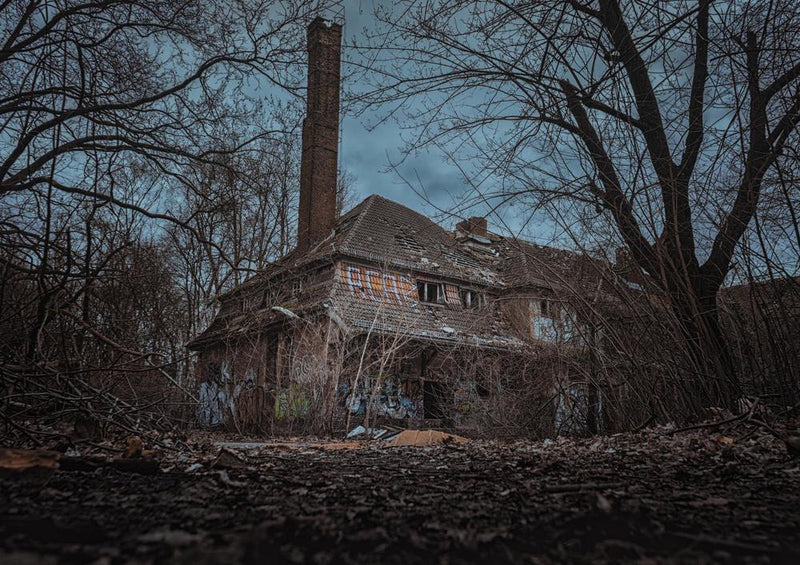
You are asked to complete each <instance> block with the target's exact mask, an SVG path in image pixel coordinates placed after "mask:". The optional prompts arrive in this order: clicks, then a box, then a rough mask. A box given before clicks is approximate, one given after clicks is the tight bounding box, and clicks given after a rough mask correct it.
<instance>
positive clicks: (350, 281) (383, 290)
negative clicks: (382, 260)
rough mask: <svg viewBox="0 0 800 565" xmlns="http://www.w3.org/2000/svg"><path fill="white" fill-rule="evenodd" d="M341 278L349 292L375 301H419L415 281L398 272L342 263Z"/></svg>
mask: <svg viewBox="0 0 800 565" xmlns="http://www.w3.org/2000/svg"><path fill="white" fill-rule="evenodd" d="M340 276H341V279H342V280H343V281H344V282H345V283H346V284H347V286H348V288H349V289H350V292H351V293H352V294H353V295H355V296H358V297H359V298H366V299H369V300H373V301H375V302H395V303H397V304H401V305H406V306H413V305H416V304H417V303H418V302H419V297H418V295H417V285H416V283H415V282H414V281H413V280H412V279H410V278H409V277H406V276H404V275H401V274H400V273H394V272H391V271H387V272H382V271H379V270H377V269H373V268H371V267H364V266H362V265H354V264H352V263H342V264H341V271H340Z"/></svg>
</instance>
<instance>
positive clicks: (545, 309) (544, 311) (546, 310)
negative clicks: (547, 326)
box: [541, 300, 550, 316]
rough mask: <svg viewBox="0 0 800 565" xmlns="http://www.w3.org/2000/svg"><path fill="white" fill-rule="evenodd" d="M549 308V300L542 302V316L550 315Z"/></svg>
mask: <svg viewBox="0 0 800 565" xmlns="http://www.w3.org/2000/svg"><path fill="white" fill-rule="evenodd" d="M548 306H549V305H548V303H547V300H542V302H541V309H542V316H547V315H549V313H550V312H549V308H548Z"/></svg>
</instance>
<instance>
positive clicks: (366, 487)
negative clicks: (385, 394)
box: [0, 428, 800, 565]
mask: <svg viewBox="0 0 800 565" xmlns="http://www.w3.org/2000/svg"><path fill="white" fill-rule="evenodd" d="M189 444H190V447H191V449H185V448H184V449H182V450H163V451H157V452H156V453H155V455H154V457H155V458H156V459H157V460H158V463H159V469H158V471H157V472H155V473H149V474H142V473H139V472H128V471H127V470H125V469H121V468H117V467H114V466H105V465H98V466H96V467H95V468H93V469H84V470H80V469H75V466H74V465H73V466H72V467H71V468H70V469H69V470H68V469H59V470H56V471H54V472H52V473H50V474H46V476H27V475H26V474H25V473H22V474H15V475H11V476H6V477H4V478H2V479H0V480H1V481H2V483H0V562H2V563H5V564H15V563H20V564H21V563H42V562H44V563H49V562H53V563H98V564H100V563H111V564H116V563H179V564H190V565H202V564H205V563H313V564H318V565H324V564H338V563H398V564H400V563H403V564H405V563H439V564H448V565H449V564H458V563H620V562H622V563H642V564H644V563H800V464H799V462H798V459H791V458H789V457H788V456H787V454H786V450H785V447H784V446H783V445H782V444H781V443H780V442H779V441H776V440H775V439H774V438H772V437H771V436H769V435H760V434H752V435H750V436H749V437H748V438H744V439H735V438H734V437H729V436H725V435H720V434H719V433H718V432H712V431H709V430H695V431H689V432H682V433H678V434H672V435H671V434H670V433H669V430H667V429H664V428H659V429H653V430H647V431H644V432H642V433H639V434H629V435H619V436H614V437H604V438H594V439H588V440H559V441H555V442H551V441H545V442H515V443H496V442H478V441H473V442H469V443H458V442H453V441H450V442H447V443H446V444H444V445H436V446H431V447H385V444H384V443H382V442H380V441H375V442H368V443H367V444H366V445H359V444H354V443H347V444H343V445H339V444H315V443H309V442H282V443H281V442H270V443H269V444H268V445H266V446H264V445H254V444H248V443H244V444H240V445H233V446H230V445H229V446H228V447H226V448H223V449H222V455H220V447H219V446H220V444H219V443H218V442H217V443H214V442H211V441H208V440H206V441H205V442H202V443H198V442H194V443H191V442H189Z"/></svg>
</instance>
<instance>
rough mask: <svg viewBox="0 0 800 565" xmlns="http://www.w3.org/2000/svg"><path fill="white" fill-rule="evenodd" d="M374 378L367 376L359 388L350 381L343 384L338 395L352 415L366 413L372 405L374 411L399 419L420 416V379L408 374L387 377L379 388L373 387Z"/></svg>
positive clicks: (378, 414)
mask: <svg viewBox="0 0 800 565" xmlns="http://www.w3.org/2000/svg"><path fill="white" fill-rule="evenodd" d="M370 381H371V379H367V382H365V383H364V384H363V385H362V386H359V387H358V388H357V389H356V390H353V388H352V387H351V386H350V385H348V384H344V385H341V386H340V387H339V390H338V391H337V396H338V397H339V400H340V403H341V405H342V406H344V407H345V408H346V409H347V411H348V412H350V414H352V415H353V416H365V415H366V414H367V407H370V413H371V414H373V415H377V416H383V417H386V418H392V419H395V420H402V419H404V418H411V419H415V418H419V416H420V414H421V405H420V404H421V403H420V402H419V397H420V387H419V381H417V380H415V379H409V378H405V377H388V378H384V380H383V382H382V384H381V387H380V389H379V390H373V387H372V383H371V382H370ZM370 402H371V404H370Z"/></svg>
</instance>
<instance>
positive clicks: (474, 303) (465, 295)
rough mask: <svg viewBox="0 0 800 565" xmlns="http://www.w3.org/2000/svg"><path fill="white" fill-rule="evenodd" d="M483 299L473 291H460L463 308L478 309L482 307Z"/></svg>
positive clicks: (465, 289)
mask: <svg viewBox="0 0 800 565" xmlns="http://www.w3.org/2000/svg"><path fill="white" fill-rule="evenodd" d="M483 302H484V297H483V295H482V294H480V293H479V292H477V291H475V290H470V289H468V288H462V289H461V305H462V306H463V307H464V308H480V307H481V306H483Z"/></svg>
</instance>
